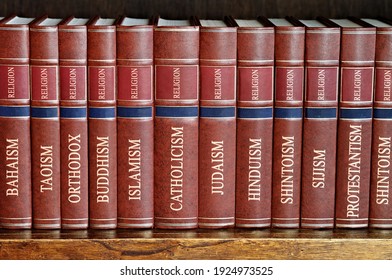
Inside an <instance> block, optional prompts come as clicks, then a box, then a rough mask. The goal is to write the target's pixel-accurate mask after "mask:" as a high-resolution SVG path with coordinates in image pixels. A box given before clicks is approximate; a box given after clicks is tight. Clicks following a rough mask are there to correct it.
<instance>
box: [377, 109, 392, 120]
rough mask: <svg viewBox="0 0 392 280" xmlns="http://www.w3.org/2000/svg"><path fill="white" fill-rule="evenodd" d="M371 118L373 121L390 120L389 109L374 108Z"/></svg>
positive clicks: (391, 114) (390, 110)
mask: <svg viewBox="0 0 392 280" xmlns="http://www.w3.org/2000/svg"><path fill="white" fill-rule="evenodd" d="M373 117H374V118H375V119H392V109H391V108H374V111H373Z"/></svg>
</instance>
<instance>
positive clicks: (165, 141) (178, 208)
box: [154, 19, 199, 229]
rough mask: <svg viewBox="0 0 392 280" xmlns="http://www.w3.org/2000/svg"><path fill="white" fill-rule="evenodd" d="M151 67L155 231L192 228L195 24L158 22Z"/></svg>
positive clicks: (195, 165)
mask: <svg viewBox="0 0 392 280" xmlns="http://www.w3.org/2000/svg"><path fill="white" fill-rule="evenodd" d="M172 24H174V25H172ZM154 63H155V121H154V124H155V128H154V146H155V148H154V212H155V213H154V216H155V221H154V223H155V227H156V228H177V229H185V228H186V229H187V228H196V227H197V214H198V211H197V210H198V141H199V133H198V129H199V114H198V109H199V27H198V26H195V23H194V21H193V20H187V21H186V22H184V21H178V22H176V21H174V22H172V23H171V22H166V20H164V19H159V20H158V22H157V23H156V26H155V29H154Z"/></svg>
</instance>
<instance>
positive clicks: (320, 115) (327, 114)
mask: <svg viewBox="0 0 392 280" xmlns="http://www.w3.org/2000/svg"><path fill="white" fill-rule="evenodd" d="M336 116H337V110H336V108H305V118H308V119H335V118H336Z"/></svg>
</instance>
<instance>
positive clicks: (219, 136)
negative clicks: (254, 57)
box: [199, 27, 237, 228]
mask: <svg viewBox="0 0 392 280" xmlns="http://www.w3.org/2000/svg"><path fill="white" fill-rule="evenodd" d="M228 42H230V44H228ZM236 64H237V30H236V28H235V27H222V28H212V27H201V30H200V84H201V88H200V143H199V227H200V228H225V227H233V226H234V225H235V172H236V170H235V168H236V166H235V164H236V162H235V158H236Z"/></svg>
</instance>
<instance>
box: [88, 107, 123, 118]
mask: <svg viewBox="0 0 392 280" xmlns="http://www.w3.org/2000/svg"><path fill="white" fill-rule="evenodd" d="M89 117H90V118H94V119H113V118H115V117H116V108H115V107H108V108H105V107H92V108H89Z"/></svg>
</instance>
